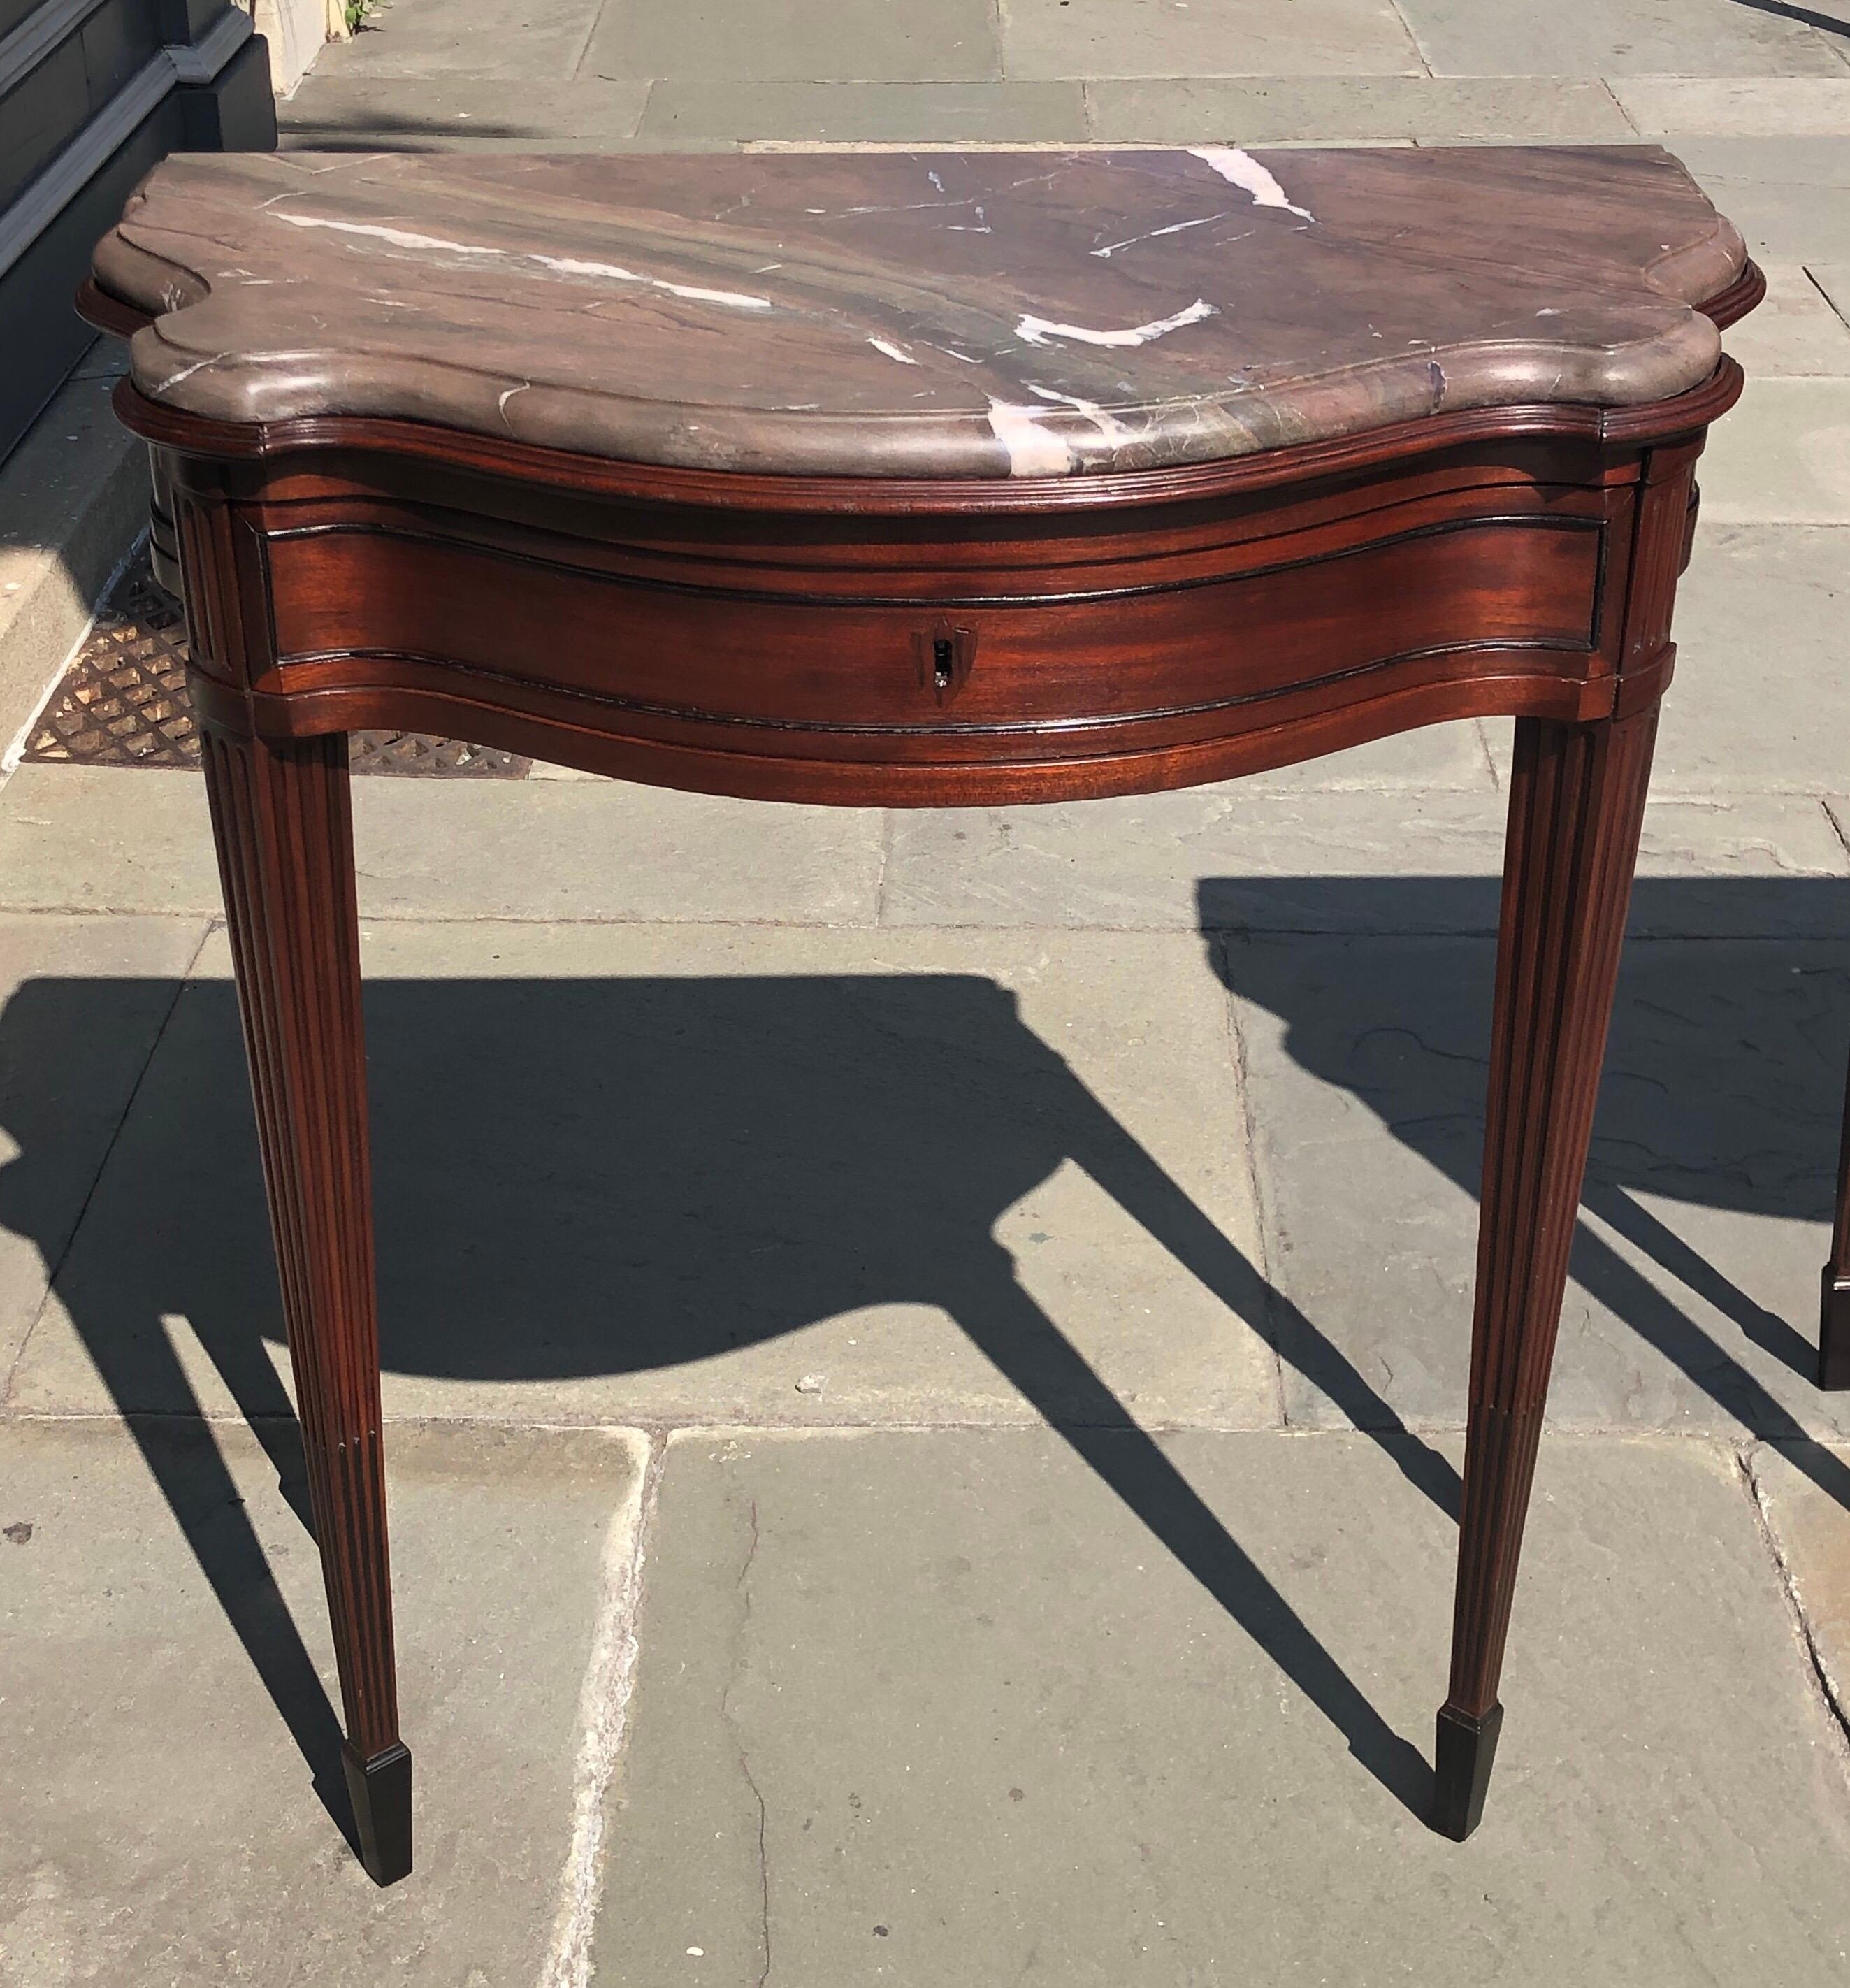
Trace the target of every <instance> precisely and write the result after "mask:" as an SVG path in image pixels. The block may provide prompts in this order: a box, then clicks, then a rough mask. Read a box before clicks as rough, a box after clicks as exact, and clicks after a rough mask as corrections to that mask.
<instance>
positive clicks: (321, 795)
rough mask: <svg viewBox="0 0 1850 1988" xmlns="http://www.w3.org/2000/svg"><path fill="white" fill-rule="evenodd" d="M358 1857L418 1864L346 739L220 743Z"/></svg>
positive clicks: (246, 994)
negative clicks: (377, 1292) (395, 1625)
mask: <svg viewBox="0 0 1850 1988" xmlns="http://www.w3.org/2000/svg"><path fill="white" fill-rule="evenodd" d="M204 761H205V775H206V788H207V792H208V794H209V796H211V806H212V830H213V834H214V838H215V840H217V843H218V861H219V871H220V874H221V878H222V881H223V882H224V903H225V916H226V919H227V922H228V925H229V926H230V929H231V948H232V956H233V961H234V964H235V970H236V972H237V975H238V1004H239V1006H240V1008H241V1011H242V1013H243V1016H244V1031H245V1048H246V1050H247V1051H248V1054H249V1058H250V1065H251V1087H252V1091H253V1093H254V1094H255V1101H256V1107H257V1131H258V1141H259V1144H261V1146H262V1151H263V1167H264V1178H265V1185H266V1186H267V1187H268V1191H269V1202H270V1223H271V1228H272V1232H273V1234H274V1236H275V1244H276V1260H277V1267H278V1270H279V1272H280V1273H281V1276H282V1304H283V1315H284V1317H285V1320H286V1322H287V1324H288V1326H289V1358H290V1361H291V1364H292V1367H293V1369H294V1371H295V1398H296V1407H297V1412H298V1413H299V1415H300V1417H301V1420H302V1445H303V1449H304V1450H305V1452H306V1460H307V1464H308V1476H309V1501H310V1504H311V1506H312V1510H313V1513H314V1519H315V1537H316V1543H317V1544H318V1545H319V1547H320V1550H321V1567H322V1581H323V1582H324V1584H325V1585H326V1590H327V1597H328V1613H329V1617H330V1618H331V1619H332V1623H333V1631H334V1652H335V1658H336V1662H337V1663H338V1665H339V1671H340V1690H341V1698H342V1700H343V1706H344V1708H345V1710H346V1727H347V1739H346V1746H344V1748H343V1763H344V1765H345V1767H346V1779H347V1787H348V1790H349V1793H350V1794H351V1795H352V1797H353V1816H354V1822H355V1825H356V1830H357V1832H358V1834H359V1837H360V1854H361V1856H362V1858H363V1861H364V1862H365V1864H366V1869H367V1871H369V1872H370V1874H371V1875H372V1876H373V1878H375V1879H376V1881H378V1882H379V1883H380V1884H382V1885H389V1884H390V1883H391V1882H392V1881H393V1880H394V1879H395V1878H402V1877H403V1876H404V1875H405V1874H406V1872H407V1871H409V1870H410V1868H411V1756H410V1753H408V1752H407V1750H406V1749H405V1746H404V1744H403V1742H402V1741H401V1740H400V1738H399V1736H398V1693H397V1678H396V1674H395V1666H394V1662H393V1648H392V1590H391V1573H390V1564H389V1562H388V1559H387V1550H386V1503H385V1470H384V1456H383V1443H382V1442H381V1439H380V1422H381V1416H380V1396H379V1331H378V1324H377V1314H376V1301H375V1297H374V1289H373V1202H372V1177H371V1169H370V1158H369V1152H368V1142H367V1126H366V1054H365V1048H364V1044H363V1038H362V1023H361V1016H360V935H359V921H358V918H357V915H356V908H355V904H354V888H353V827H352V820H351V815H350V810H349V795H348V773H347V741H346V735H345V734H344V733H341V734H337V735H334V736H333V737H330V738H326V739H306V740H302V741H300V742H292V743H283V744H276V745H272V744H269V743H268V742H265V741H264V740H262V739H227V738H222V737H218V736H214V735H210V734H208V735H207V736H206V738H205V740H204Z"/></svg>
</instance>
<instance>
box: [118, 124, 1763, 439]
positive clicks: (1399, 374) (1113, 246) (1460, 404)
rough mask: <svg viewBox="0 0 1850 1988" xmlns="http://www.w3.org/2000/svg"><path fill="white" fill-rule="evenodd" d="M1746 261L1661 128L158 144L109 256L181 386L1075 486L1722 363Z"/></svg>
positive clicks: (1676, 383) (1677, 378) (227, 401)
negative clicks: (976, 149)
mask: <svg viewBox="0 0 1850 1988" xmlns="http://www.w3.org/2000/svg"><path fill="white" fill-rule="evenodd" d="M1745 260H1746V251H1745V249H1744V246H1743V245H1742V242H1741V238H1740V235H1738V234H1737V232H1736V231H1735V229H1734V228H1733V227H1732V226H1730V224H1729V223H1728V222H1727V221H1725V220H1723V218H1721V217H1720V215H1717V213H1716V211H1715V210H1714V209H1713V208H1712V207H1711V206H1710V204H1709V201H1707V198H1705V197H1704V196H1703V194H1702V193H1701V192H1700V191H1699V189H1698V188H1696V185H1695V184H1694V182H1693V181H1692V180H1691V179H1690V177H1689V175H1688V174H1687V173H1686V172H1685V171H1684V170H1683V167H1682V166H1681V165H1680V164H1678V163H1677V161H1676V160H1675V159H1673V158H1672V157H1670V156H1669V154H1666V153H1665V152H1663V151H1662V150H1659V149H1657V148H1656V147H1649V146H1639V147H1623V148H1609V147H1600V148H1588V149H1584V150H1568V149H1551V148H1541V147H1509V148H1497V149H1492V148H1485V147H1460V148H1458V149H1456V150H1446V149H1432V150H1406V149H1403V148H1391V149H1390V148H1384V149H1380V150H1355V149H1345V150H1329V151H1315V150H1304V151H1298V150H1278V151H1261V152H1251V153H1249V152H1244V151H1240V150H1234V149H1233V148H1231V147H1200V148H1199V149H1197V150H1192V151H1115V152H1114V151H1084V152H1081V151H1075V152H1072V153H1049V152H1045V151H1036V152H1022V153H998V152H984V153H973V154H960V153H957V152H941V153H934V152H923V151H921V152H918V153H915V154H813V155H803V154H783V155H779V156H775V157H766V156H755V157H737V156H707V157H697V156H688V155H685V154H682V155H677V156H667V157H646V156H645V157H637V156H628V157H608V158H604V157H585V156H582V155H578V156H569V157H525V156H509V155H506V154H501V155H495V156H481V155H475V156H466V157H462V156H455V155H448V156H445V155H424V156H404V155H390V156H386V157H350V156H339V155H321V154H312V153H302V152H297V153H292V154H260V153H235V154H224V155H220V156H211V157H174V158H170V159H168V160H167V161H165V163H164V164H161V165H160V166H159V167H157V168H156V169H155V171H154V172H153V173H152V174H150V177H148V179H147V181H146V182H145V183H144V184H143V187H142V188H141V190H140V191H139V192H138V193H137V194H135V196H134V197H133V199H132V200H131V201H130V204H129V207H128V210H127V213H126V214H125V215H124V216H123V220H122V221H121V224H120V226H119V227H118V228H116V230H115V231H114V232H113V233H111V234H110V235H108V236H107V237H106V238H105V239H104V241H103V242H102V244H101V245H100V246H99V248H98V249H97V251H96V278H97V280H98V282H100V284H101V285H102V286H103V288H104V289H107V290H109V291H110V292H112V293H113V294H114V295H115V296H118V297H120V298H123V299H126V300H127V301H128V302H129V303H132V304H134V305H137V306H140V308H142V309H146V310H150V311H154V312H156V313H159V315H158V316H157V318H156V319H155V321H154V323H151V324H150V325H149V326H147V328H146V329H145V330H143V331H141V332H140V333H139V334H138V335H137V336H136V338H135V339H134V340H133V377H134V379H135V382H136V384H137V386H138V387H140V389H141V391H143V393H144V394H147V395H149V396H150V397H152V398H154V399H155V400H157V401H164V402H167V403H168V404H171V405H172V406H174V407H182V408H186V409H187V410H190V411H193V412H194V413H197V414H204V415H210V416H212V417H214V418H218V419H220V420H223V421H239V422H262V421H279V420H282V419H284V418H288V417H290V416H293V415H306V414H333V413H342V414H383V415H397V416H402V417H405V418H410V419H412V420H417V421H430V422H437V423H440V424H444V425H446V426H449V427H452V428H463V429H468V430H472V431H477V432H479V433H482V434H491V435H505V436H512V437H515V438H518V439H520V440H522V441H528V442H533V443H537V444H539V445H543V446H546V447H551V448H567V449H572V450H577V451H585V452H589V453H592V454H596V455H603V456H608V457H613V458H619V459H622V460H626V461H633V462H651V463H664V464H673V465H683V466H688V467H694V468H724V469H731V470H742V471H751V472H768V473H779V472H782V473H785V474H794V473H805V474H812V475H874V476H903V475H921V476H939V477H1004V476H1009V475H1016V476H1042V475H1070V474H1073V473H1077V472H1098V471H1103V470H1123V469H1139V468H1153V467H1157V466H1160V465H1169V464H1176V463H1185V462H1207V461H1214V460H1217V459H1219V458H1226V457H1231V456H1238V455H1248V454H1251V453H1253V452H1255V451H1259V450H1262V449H1268V448H1278V447H1281V446H1283V445H1287V444H1290V443H1295V442H1302V441H1309V440H1315V439H1318V438H1325V437H1328V436H1335V435H1341V434H1351V433H1354V432H1355V431H1359V430H1364V429H1368V428H1376V427H1380V426H1382V425H1385V424H1388V423H1389V422H1394V421H1403V420H1406V419H1408V418H1416V417H1420V416H1423V415H1426V414H1433V413H1436V412H1439V411H1449V410H1452V409H1457V408H1465V407H1487V406H1501V405H1511V404H1524V403H1531V402H1538V401H1548V402H1556V403H1560V402H1578V403H1584V404H1593V405H1598V406H1619V405H1626V404H1636V403H1639V402H1642V401H1653V400H1657V399H1661V398H1663V397H1666V396H1668V395H1670V394H1677V393H1680V392H1683V391H1686V389H1688V388H1690V387H1694V386H1696V385H1698V384H1700V382H1701V381H1702V380H1703V379H1705V378H1706V377H1707V376H1708V374H1710V372H1711V371H1712V370H1713V368H1714V366H1715V364H1716V361H1717V357H1718V356H1719V353H1720V343H1719V340H1718V339H1717V334H1716V332H1715V330H1714V327H1713V326H1712V325H1711V324H1710V322H1709V320H1707V318H1705V317H1703V316H1702V315H1701V314H1700V313H1699V312H1698V311H1697V310H1696V309H1693V308H1692V306H1695V305H1697V304H1700V303H1702V302H1703V301H1704V300H1705V299H1708V298H1710V297H1712V296H1714V295H1716V294H1717V292H1720V291H1721V290H1722V289H1725V288H1726V287H1727V286H1728V284H1729V283H1730V282H1731V281H1732V280H1733V279H1734V278H1735V277H1736V276H1737V275H1738V274H1739V273H1740V271H1741V269H1742V268H1743V266H1744V262H1745Z"/></svg>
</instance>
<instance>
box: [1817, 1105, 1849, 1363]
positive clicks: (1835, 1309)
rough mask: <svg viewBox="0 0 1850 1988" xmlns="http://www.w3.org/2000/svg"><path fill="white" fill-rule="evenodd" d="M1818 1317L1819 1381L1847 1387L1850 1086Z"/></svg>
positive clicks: (1839, 1149) (1839, 1152) (1845, 1108)
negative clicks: (1828, 1255) (1829, 1245)
mask: <svg viewBox="0 0 1850 1988" xmlns="http://www.w3.org/2000/svg"><path fill="white" fill-rule="evenodd" d="M1821 1299H1822V1302H1821V1304H1820V1307H1819V1309H1818V1385H1819V1386H1820V1387H1821V1388H1829V1389H1831V1390H1835V1389H1838V1388H1850V1089H1846V1090H1845V1095H1844V1134H1843V1138H1842V1140H1841V1141H1840V1142H1839V1143H1838V1149H1837V1212H1836V1215H1835V1219H1833V1221H1832V1222H1831V1258H1830V1261H1829V1262H1828V1263H1826V1264H1825V1275H1824V1289H1823V1291H1822V1293H1821Z"/></svg>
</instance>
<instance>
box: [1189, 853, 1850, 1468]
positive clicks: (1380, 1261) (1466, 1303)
mask: <svg viewBox="0 0 1850 1988" xmlns="http://www.w3.org/2000/svg"><path fill="white" fill-rule="evenodd" d="M1378 888H1379V890H1380V891H1382V892H1384V893H1386V892H1392V891H1395V890H1396V889H1397V888H1399V885H1398V884H1396V883H1395V882H1393V881H1390V880H1388V879H1385V878H1384V879H1382V880H1381V882H1380V884H1379V886H1378ZM1645 888H1646V890H1647V891H1648V890H1649V886H1646V887H1645ZM1666 888H1667V887H1666ZM1225 958H1226V961H1227V975H1228V979H1229V982H1230V984H1231V986H1232V988H1233V989H1234V993H1235V995H1236V997H1237V1001H1238V1003H1239V1014H1240V1023H1241V1039H1242V1043H1243V1046H1244V1053H1245V1067H1246V1072H1247V1085H1248V1090H1249V1093H1250V1096H1251V1111H1252V1118H1253V1124H1254V1137H1255V1145H1256V1151H1257V1155H1258V1165H1259V1173H1260V1178H1261V1184H1262V1187H1263V1189H1264V1194H1265V1196H1266V1218H1267V1233H1268V1262H1269V1263H1270V1264H1271V1269H1272V1273H1273V1279H1274V1283H1275V1284H1276V1285H1277V1286H1278V1289H1279V1290H1281V1292H1282V1293H1284V1295H1285V1299H1286V1300H1288V1305H1289V1307H1291V1309H1290V1310H1288V1311H1285V1312H1281V1326H1280V1339H1281V1347H1282V1350H1283V1351H1284V1353H1285V1359H1286V1372H1285V1380H1286V1408H1287V1413H1288V1416H1289V1417H1290V1418H1291V1420H1292V1421H1293V1422H1300V1423H1308V1424H1314V1425H1318V1426H1328V1425H1332V1424H1335V1423H1337V1422H1342V1421H1343V1420H1346V1419H1352V1416H1350V1415H1345V1413H1344V1412H1342V1411H1341V1410H1339V1408H1337V1407H1336V1405H1335V1404H1334V1402H1333V1401H1328V1400H1325V1399H1324V1398H1322V1397H1321V1395H1320V1393H1319V1391H1318V1388H1316V1386H1315V1384H1314V1383H1313V1382H1312V1381H1310V1380H1309V1379H1308V1378H1305V1361H1302V1360H1301V1359H1296V1358H1294V1357H1293V1355H1294V1352H1295V1337H1296V1336H1297V1335H1299V1334H1314V1335H1315V1338H1314V1340H1313V1341H1312V1345H1313V1350H1315V1351H1317V1352H1318V1353H1319V1354H1322V1351H1323V1350H1324V1348H1325V1347H1326V1346H1328V1345H1332V1344H1333V1345H1334V1346H1335V1348H1336V1349H1337V1350H1338V1351H1339V1353H1340V1354H1341V1355H1342V1357H1343V1359H1344V1361H1346V1363H1347V1368H1348V1369H1349V1370H1352V1371H1354V1372H1355V1374H1359V1377H1360V1378H1361V1380H1362V1382H1363V1383H1365V1384H1366V1385H1367V1386H1368V1387H1369V1388H1372V1390H1374V1391H1376V1393H1377V1394H1378V1395H1379V1398H1381V1399H1382V1400H1383V1401H1386V1402H1387V1403H1388V1404H1389V1405H1391V1407H1392V1408H1393V1409H1394V1410H1395V1411H1396V1412H1398V1413H1399V1415H1402V1416H1403V1417H1404V1418H1406V1420H1407V1421H1408V1422H1409V1423H1410V1424H1413V1425H1416V1426H1417V1425H1427V1424H1457V1423H1460V1422H1462V1420H1463V1413H1464V1404H1465V1383H1466V1378H1467V1367H1468V1362H1469V1356H1470V1320H1471V1288H1472V1282H1473V1278H1474V1270H1475V1236H1476V1232H1477V1186H1478V1178H1479V1168H1480V1164H1481V1155H1482V1151H1483V1139H1484V1129H1483V1128H1484V1118H1483V1108H1484V1075H1485V1058H1486V1056H1487V1047H1488V1043H1489V1035H1490V989H1491V976H1492V970H1493V966H1494V941H1493V940H1492V939H1491V938H1490V937H1489V936H1488V935H1486V936H1485V937H1484V938H1480V939H1477V940H1447V939H1425V940H1420V939H1402V940H1392V939H1355V940H1336V939H1297V940H1291V941H1285V940H1281V939H1270V938H1255V939H1252V940H1250V941H1245V942H1241V941H1236V940H1230V941H1229V942H1227V948H1226V952H1225ZM1847 1037H1850V945H1846V943H1845V942H1842V941H1839V942H1835V943H1834V944H1828V945H1825V944H1818V943H1811V942H1800V941H1783V942H1755V943H1736V942H1728V941H1725V940H1713V939H1704V940H1700V941H1692V942H1649V941H1639V940H1636V939H1634V940H1633V941H1632V943H1631V944H1630V945H1629V946H1628V947H1627V948H1626V955H1625V960H1624V964H1623V967H1622V975H1621V980H1620V985H1619V999H1618V1004H1617V1006H1616V1008H1615V1013H1614V1018H1613V1024H1612V1039H1611V1043H1610V1046H1609V1050H1608V1053H1607V1060H1606V1076H1605V1084H1604V1086H1603V1087H1602V1092H1601V1105H1600V1112H1599V1116H1598V1120H1597V1121H1596V1123H1595V1130H1594V1140H1593V1152H1592V1160H1591V1162H1590V1165H1589V1168H1588V1178H1587V1184H1586V1188H1585V1192H1584V1194H1583V1196H1582V1202H1583V1207H1582V1218H1581V1222H1580V1226H1579V1230H1578V1235H1577V1238H1576V1243H1575V1253H1574V1259H1573V1281H1572V1282H1571V1283H1570V1286H1569V1288H1568V1297H1567V1301H1566V1304H1565V1308H1564V1311H1563V1314H1562V1320H1561V1339H1560V1344H1559V1347H1558V1352H1557V1354H1556V1358H1555V1378H1554V1384H1553V1388H1552V1390H1551V1395H1550V1413H1551V1417H1552V1418H1553V1420H1554V1421H1555V1422H1556V1423H1557V1424H1558V1425H1560V1426H1562V1427H1565V1428H1607V1427H1611V1428H1662V1429H1665V1430H1668V1431H1673V1432H1689V1431H1692V1430H1701V1431H1713V1432H1718V1433H1720V1434H1723V1435H1729V1436H1730V1437H1732V1436H1734V1435H1738V1434H1739V1433H1740V1432H1741V1431H1743V1430H1747V1431H1748V1432H1751V1433H1754V1434H1757V1435H1764V1436H1767V1437H1772V1438H1777V1439H1788V1438H1792V1437H1797V1436H1800V1435H1804V1434H1808V1433H1809V1434H1830V1435H1840V1434H1842V1433H1844V1432H1847V1431H1850V1396H1847V1395H1821V1394H1819V1393H1818V1391H1817V1390H1816V1389H1815V1387H1814V1386H1813V1384H1812V1373H1813V1371H1814V1368H1815V1359H1816V1353H1815V1348H1816V1338H1817V1324H1816V1320H1817V1307H1818V1295H1817V1294H1818V1265H1819V1264H1820V1263H1821V1262H1822V1261H1823V1259H1824V1253H1825V1220H1826V1218H1827V1217H1828V1212H1829V1207H1830V1202H1831V1184H1832V1177H1833V1174H1834V1171H1835V1165H1836V1158H1837V1145H1838V1131H1839V1129H1840V1124H1841V1117H1842V1113H1841V1108H1840V1101H1841V1098H1842V1072H1843V1067H1844V1057H1845V1042H1846V1040H1847ZM1338 1371H1346V1370H1345V1369H1343V1368H1339V1369H1338ZM1845 1492H1846V1496H1847V1497H1850V1480H1847V1481H1846V1485H1845Z"/></svg>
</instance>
